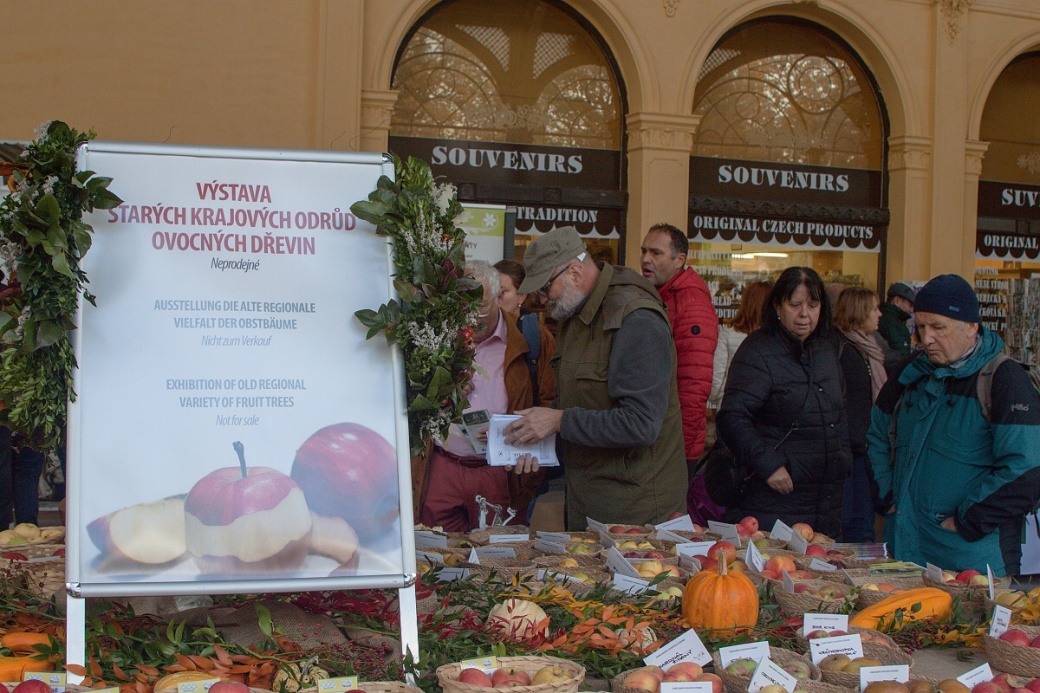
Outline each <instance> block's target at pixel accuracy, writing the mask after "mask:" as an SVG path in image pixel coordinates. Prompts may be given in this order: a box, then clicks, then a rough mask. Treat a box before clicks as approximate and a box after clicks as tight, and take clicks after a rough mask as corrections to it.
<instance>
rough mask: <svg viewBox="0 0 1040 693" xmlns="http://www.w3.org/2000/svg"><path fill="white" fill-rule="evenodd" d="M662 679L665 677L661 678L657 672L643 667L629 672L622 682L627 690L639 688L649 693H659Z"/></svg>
mask: <svg viewBox="0 0 1040 693" xmlns="http://www.w3.org/2000/svg"><path fill="white" fill-rule="evenodd" d="M662 679H663V677H660V678H659V677H658V676H657V673H656V672H653V671H650V670H649V669H647V668H646V667H643V668H641V669H635V670H633V671H631V672H629V673H628V675H627V676H625V678H624V679H623V680H622V685H623V686H624V687H625V688H638V689H639V690H642V691H647V693H657V691H659V690H660V689H661V681H662Z"/></svg>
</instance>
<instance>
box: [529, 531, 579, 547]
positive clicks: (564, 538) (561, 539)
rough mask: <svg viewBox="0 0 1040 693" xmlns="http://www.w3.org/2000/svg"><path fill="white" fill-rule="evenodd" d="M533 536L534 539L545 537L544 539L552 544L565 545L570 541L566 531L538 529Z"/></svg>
mask: <svg viewBox="0 0 1040 693" xmlns="http://www.w3.org/2000/svg"><path fill="white" fill-rule="evenodd" d="M534 537H535V540H538V539H545V540H546V541H551V542H552V543H554V544H563V545H567V544H569V543H570V542H571V535H569V534H567V533H566V532H543V531H541V530H538V531H537V532H535V533H534Z"/></svg>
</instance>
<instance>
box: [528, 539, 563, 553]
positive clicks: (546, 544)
mask: <svg viewBox="0 0 1040 693" xmlns="http://www.w3.org/2000/svg"><path fill="white" fill-rule="evenodd" d="M534 548H535V549H537V550H538V551H541V552H542V553H567V547H566V546H564V545H563V544H557V543H555V542H551V541H548V540H546V539H535V540H534Z"/></svg>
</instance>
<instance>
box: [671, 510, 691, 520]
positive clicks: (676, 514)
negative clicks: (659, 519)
mask: <svg viewBox="0 0 1040 693" xmlns="http://www.w3.org/2000/svg"><path fill="white" fill-rule="evenodd" d="M686 515H687V513H684V512H683V511H681V510H676V511H675V512H674V513H672V514H671V515H669V516H668V519H669V520H678V519H679V518H680V517H686Z"/></svg>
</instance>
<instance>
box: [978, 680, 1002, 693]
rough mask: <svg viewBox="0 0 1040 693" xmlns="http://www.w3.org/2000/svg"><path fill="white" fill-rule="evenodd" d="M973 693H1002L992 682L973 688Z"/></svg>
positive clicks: (984, 682) (979, 684) (985, 682)
mask: <svg viewBox="0 0 1040 693" xmlns="http://www.w3.org/2000/svg"><path fill="white" fill-rule="evenodd" d="M971 693H1002V691H1001V690H1000V686H998V685H997V684H995V683H993V682H992V681H983V682H982V683H976V684H975V685H974V686H972V689H971Z"/></svg>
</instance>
